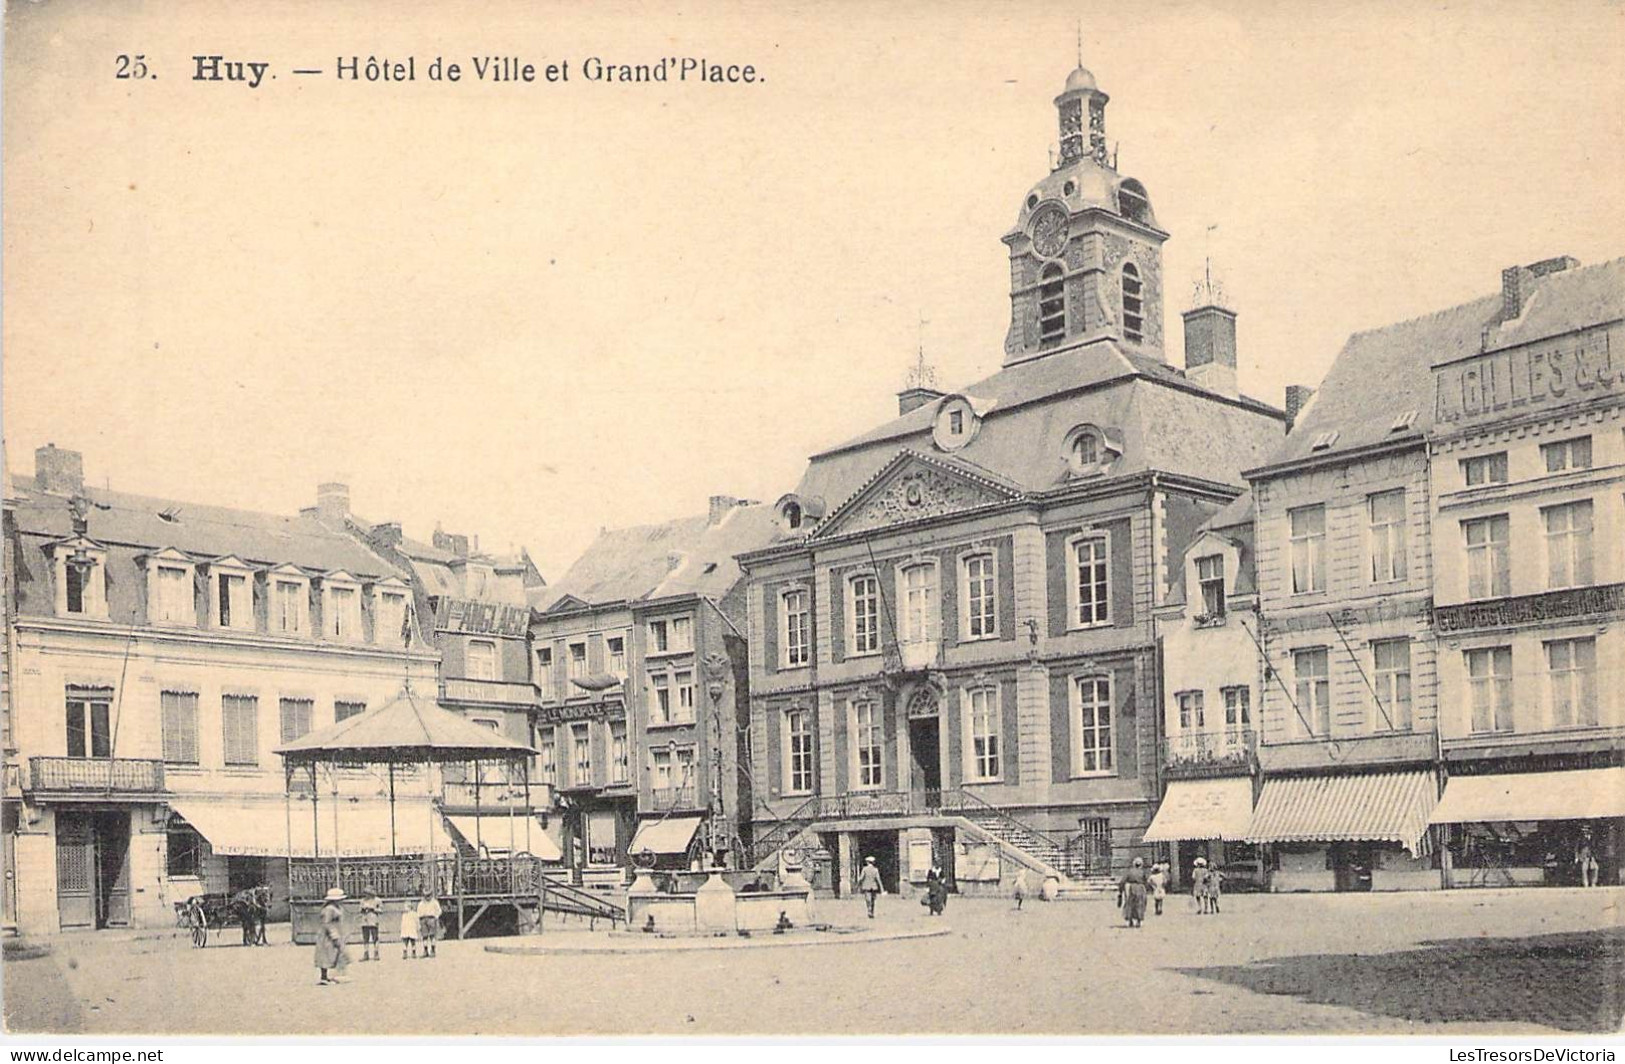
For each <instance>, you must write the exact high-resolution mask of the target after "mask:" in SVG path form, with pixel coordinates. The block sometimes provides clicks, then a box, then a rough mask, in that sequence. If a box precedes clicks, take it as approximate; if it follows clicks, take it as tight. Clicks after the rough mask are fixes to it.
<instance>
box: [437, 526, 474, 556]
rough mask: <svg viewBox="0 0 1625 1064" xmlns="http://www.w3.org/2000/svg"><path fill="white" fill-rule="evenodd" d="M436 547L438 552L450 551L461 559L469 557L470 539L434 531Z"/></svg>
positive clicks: (438, 530)
mask: <svg viewBox="0 0 1625 1064" xmlns="http://www.w3.org/2000/svg"><path fill="white" fill-rule="evenodd" d="M434 546H435V549H436V550H443V551H448V552H449V553H452V554H455V555H457V557H459V558H466V557H468V537H467V536H461V535H456V534H453V533H451V532H444V531H441V530H440V529H438V528H437V529H435V530H434Z"/></svg>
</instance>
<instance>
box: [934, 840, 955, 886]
mask: <svg viewBox="0 0 1625 1064" xmlns="http://www.w3.org/2000/svg"><path fill="white" fill-rule="evenodd" d="M931 857H932V859H933V860H935V861H936V863H937V867H938V868H941V869H942V875H943V878H945V879H946V880H947V881H948V889H949V890H950V891H953V892H955V893H958V891H959V882H958V880H956V879H955V878H954V829H953V828H932V829H931Z"/></svg>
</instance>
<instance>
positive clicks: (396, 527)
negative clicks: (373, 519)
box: [367, 521, 405, 547]
mask: <svg viewBox="0 0 1625 1064" xmlns="http://www.w3.org/2000/svg"><path fill="white" fill-rule="evenodd" d="M404 538H405V535H404V533H403V532H402V531H401V523H400V522H399V521H385V522H384V523H383V524H381V525H373V526H372V531H371V532H369V533H368V534H367V539H368V540H369V541H371V542H372V544H373V545H374V546H378V547H399V546H400V545H401V541H402V540H403V539H404Z"/></svg>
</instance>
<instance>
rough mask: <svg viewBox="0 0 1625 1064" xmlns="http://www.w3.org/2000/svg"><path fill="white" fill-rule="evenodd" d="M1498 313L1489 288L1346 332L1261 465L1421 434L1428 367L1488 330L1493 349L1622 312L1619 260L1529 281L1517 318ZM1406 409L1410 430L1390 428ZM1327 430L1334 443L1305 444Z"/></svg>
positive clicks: (1624, 270)
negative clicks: (1412, 415)
mask: <svg viewBox="0 0 1625 1064" xmlns="http://www.w3.org/2000/svg"><path fill="white" fill-rule="evenodd" d="M1500 312H1501V296H1500V294H1499V293H1496V294H1495V295H1491V296H1485V297H1483V298H1482V299H1475V300H1473V301H1472V302H1470V303H1463V304H1461V305H1460V306H1455V307H1450V308H1448V309H1445V310H1440V311H1437V312H1435V313H1432V314H1428V315H1425V316H1423V317H1420V318H1413V319H1411V320H1410V321H1401V322H1396V323H1394V324H1392V325H1385V326H1383V327H1381V328H1378V329H1368V330H1366V331H1364V332H1357V333H1355V334H1354V335H1353V336H1350V337H1349V339H1348V342H1347V343H1345V344H1344V345H1343V350H1342V351H1341V352H1340V353H1339V354H1338V356H1337V360H1336V361H1335V362H1333V363H1332V368H1331V369H1330V370H1329V371H1328V372H1327V374H1326V378H1325V380H1323V381H1322V382H1321V385H1320V390H1319V391H1317V392H1316V393H1315V396H1314V398H1313V399H1311V400H1310V402H1309V405H1308V406H1306V407H1305V408H1304V409H1303V411H1302V412H1301V413H1300V414H1299V416H1298V423H1297V425H1296V426H1294V428H1293V430H1292V434H1291V435H1290V436H1288V437H1287V440H1286V443H1285V444H1284V445H1283V446H1282V447H1281V448H1280V450H1279V451H1278V452H1277V453H1276V454H1275V455H1273V456H1272V457H1271V459H1270V461H1269V465H1270V466H1274V465H1279V464H1281V463H1284V462H1291V461H1295V460H1297V459H1301V458H1307V457H1310V456H1311V455H1316V456H1318V455H1335V454H1339V453H1342V452H1346V451H1351V450H1356V449H1359V448H1362V447H1368V446H1372V445H1374V444H1379V443H1382V442H1383V441H1385V440H1401V439H1406V438H1409V437H1412V436H1421V435H1425V434H1426V433H1427V432H1429V431H1430V430H1431V429H1432V428H1433V413H1434V408H1433V366H1435V365H1437V364H1440V363H1443V362H1450V361H1454V360H1456V359H1460V358H1466V357H1468V356H1470V355H1475V354H1478V353H1480V352H1481V351H1483V350H1484V343H1485V330H1486V329H1491V330H1492V332H1491V336H1490V343H1491V350H1499V349H1501V348H1505V347H1509V346H1512V345H1514V344H1524V343H1529V342H1531V341H1534V340H1539V339H1543V338H1545V337H1549V336H1557V335H1560V334H1562V333H1566V332H1571V331H1573V330H1576V329H1580V328H1584V327H1586V326H1589V325H1597V324H1602V323H1605V322H1609V321H1617V320H1619V319H1620V318H1622V317H1625V258H1618V259H1614V260H1612V261H1611V262H1604V263H1600V264H1598V265H1596V266H1589V267H1580V268H1578V269H1572V268H1571V269H1568V270H1564V271H1562V272H1559V273H1552V274H1547V275H1545V276H1543V277H1539V278H1536V279H1535V280H1534V282H1533V293H1532V295H1531V296H1530V298H1529V301H1528V302H1527V303H1526V304H1525V308H1524V312H1523V314H1522V315H1521V316H1520V317H1519V318H1518V319H1517V320H1516V321H1514V322H1509V323H1506V324H1505V325H1500V326H1497V325H1496V324H1495V322H1496V318H1497V317H1498V316H1499V315H1500ZM1407 410H1415V411H1416V420H1415V422H1414V423H1413V424H1412V425H1411V427H1410V429H1409V430H1406V431H1403V432H1393V431H1391V429H1392V427H1393V424H1394V420H1395V418H1396V417H1397V416H1398V415H1400V414H1402V413H1404V412H1406V411H1407ZM1327 432H1336V433H1337V439H1336V441H1335V442H1334V443H1333V444H1332V446H1331V447H1329V448H1327V449H1325V450H1322V451H1315V450H1313V446H1314V441H1315V439H1316V438H1317V437H1319V436H1321V435H1322V434H1324V433H1327Z"/></svg>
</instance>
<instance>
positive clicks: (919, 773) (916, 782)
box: [908, 706, 942, 809]
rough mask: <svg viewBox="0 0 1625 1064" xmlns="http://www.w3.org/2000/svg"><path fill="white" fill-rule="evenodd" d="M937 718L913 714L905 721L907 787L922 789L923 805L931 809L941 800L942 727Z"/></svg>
mask: <svg viewBox="0 0 1625 1064" xmlns="http://www.w3.org/2000/svg"><path fill="white" fill-rule="evenodd" d="M912 710H913V707H912V706H911V707H910V711H911V712H912ZM938 719H939V718H937V717H935V716H930V717H914V718H911V719H910V720H909V722H908V750H909V758H910V761H911V764H910V768H909V789H910V790H912V791H914V792H915V793H916V794H919V793H921V792H924V794H925V804H926V807H927V808H931V809H935V808H936V807H937V806H939V805H940V804H941V802H942V727H941V725H940V724H939V723H938Z"/></svg>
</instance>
